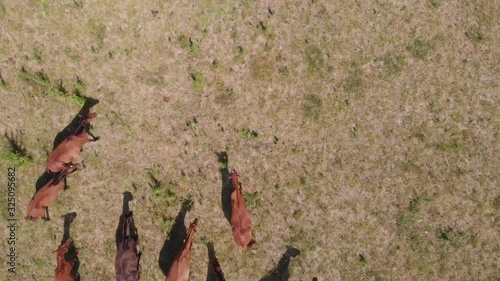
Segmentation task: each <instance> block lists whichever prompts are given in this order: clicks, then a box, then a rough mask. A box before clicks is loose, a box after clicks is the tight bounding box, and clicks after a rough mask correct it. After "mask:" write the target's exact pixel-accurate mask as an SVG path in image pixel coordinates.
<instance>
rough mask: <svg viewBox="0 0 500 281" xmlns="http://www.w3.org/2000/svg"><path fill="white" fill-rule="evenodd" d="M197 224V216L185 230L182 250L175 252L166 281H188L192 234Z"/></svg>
mask: <svg viewBox="0 0 500 281" xmlns="http://www.w3.org/2000/svg"><path fill="white" fill-rule="evenodd" d="M197 226H198V218H196V219H194V221H193V223H191V225H190V226H189V228H188V230H187V238H186V241H184V246H183V247H182V250H181V251H180V252H179V254H177V257H176V258H175V260H174V263H173V264H172V267H171V268H170V271H169V272H168V275H167V279H166V281H188V280H189V262H190V261H191V246H192V245H193V236H194V233H195V232H196V227H197Z"/></svg>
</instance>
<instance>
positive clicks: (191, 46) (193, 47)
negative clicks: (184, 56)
mask: <svg viewBox="0 0 500 281" xmlns="http://www.w3.org/2000/svg"><path fill="white" fill-rule="evenodd" d="M179 43H180V44H181V48H183V49H186V50H188V54H189V55H197V54H199V53H200V46H199V45H198V44H197V43H196V42H195V41H193V39H191V37H186V36H184V35H181V36H179Z"/></svg>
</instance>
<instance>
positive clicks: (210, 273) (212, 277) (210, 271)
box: [207, 242, 225, 281]
mask: <svg viewBox="0 0 500 281" xmlns="http://www.w3.org/2000/svg"><path fill="white" fill-rule="evenodd" d="M207 250H208V267H207V281H223V280H225V279H224V277H220V278H223V279H222V280H220V279H217V275H216V273H215V271H214V261H216V260H217V257H216V255H215V249H214V244H213V243H212V242H209V243H208V244H207Z"/></svg>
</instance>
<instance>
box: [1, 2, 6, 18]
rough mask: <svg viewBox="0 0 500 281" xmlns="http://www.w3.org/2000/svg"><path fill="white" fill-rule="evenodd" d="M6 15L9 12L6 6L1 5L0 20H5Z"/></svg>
mask: <svg viewBox="0 0 500 281" xmlns="http://www.w3.org/2000/svg"><path fill="white" fill-rule="evenodd" d="M6 14H7V11H6V10H5V6H4V5H3V4H2V3H0V20H1V19H3V18H4V17H5V15H6Z"/></svg>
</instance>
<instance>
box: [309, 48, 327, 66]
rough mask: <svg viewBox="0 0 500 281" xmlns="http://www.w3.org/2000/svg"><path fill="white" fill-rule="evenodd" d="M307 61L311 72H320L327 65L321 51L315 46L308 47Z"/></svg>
mask: <svg viewBox="0 0 500 281" xmlns="http://www.w3.org/2000/svg"><path fill="white" fill-rule="evenodd" d="M306 61H307V65H308V68H309V70H311V71H316V70H319V69H321V68H322V67H323V66H324V65H325V61H324V59H323V53H322V52H321V49H320V48H318V47H317V46H314V45H308V46H307V47H306Z"/></svg>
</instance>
